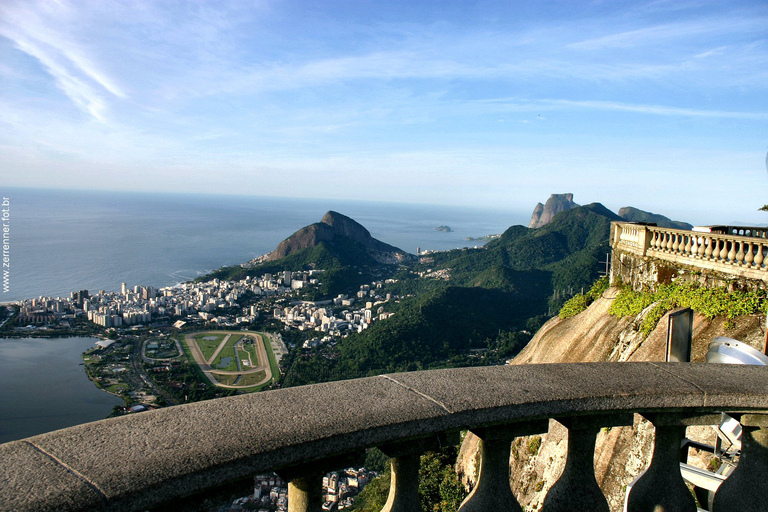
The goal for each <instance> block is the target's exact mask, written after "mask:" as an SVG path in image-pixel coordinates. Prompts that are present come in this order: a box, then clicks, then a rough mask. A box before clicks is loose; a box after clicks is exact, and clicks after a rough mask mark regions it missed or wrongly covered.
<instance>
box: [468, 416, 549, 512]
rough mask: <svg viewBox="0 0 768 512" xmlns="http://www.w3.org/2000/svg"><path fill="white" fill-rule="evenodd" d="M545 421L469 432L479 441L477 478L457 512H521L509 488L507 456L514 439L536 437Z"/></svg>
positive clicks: (541, 430) (544, 428) (546, 424)
mask: <svg viewBox="0 0 768 512" xmlns="http://www.w3.org/2000/svg"><path fill="white" fill-rule="evenodd" d="M548 426H549V425H548V422H547V421H536V422H531V423H525V424H520V425H514V426H509V427H498V428H484V429H473V430H472V433H473V434H475V435H476V436H477V437H479V438H480V457H481V458H480V474H479V475H478V479H477V485H475V488H474V489H472V492H471V493H470V494H469V496H467V497H466V499H465V500H464V502H463V503H462V504H461V507H459V512H485V511H487V510H493V511H494V512H495V511H498V512H522V510H523V509H522V507H520V504H519V503H518V502H517V498H516V497H515V495H514V494H513V493H512V488H511V487H510V485H509V453H510V447H511V444H512V440H513V439H514V438H516V437H520V436H527V435H533V434H540V433H542V432H546V431H547V429H548Z"/></svg>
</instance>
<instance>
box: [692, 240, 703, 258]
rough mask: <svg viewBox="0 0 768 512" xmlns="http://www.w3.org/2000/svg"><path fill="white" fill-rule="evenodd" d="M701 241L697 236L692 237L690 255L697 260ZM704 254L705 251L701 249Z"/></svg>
mask: <svg viewBox="0 0 768 512" xmlns="http://www.w3.org/2000/svg"><path fill="white" fill-rule="evenodd" d="M700 241H701V239H700V238H699V237H698V236H696V235H691V251H690V253H689V254H690V255H691V257H693V258H696V257H697V256H698V255H699V242H700ZM701 250H702V252H703V251H704V248H703V247H701Z"/></svg>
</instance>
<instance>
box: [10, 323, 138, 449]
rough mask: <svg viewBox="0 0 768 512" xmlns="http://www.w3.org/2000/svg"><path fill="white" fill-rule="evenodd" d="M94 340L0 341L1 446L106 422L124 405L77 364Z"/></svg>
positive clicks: (35, 339)
mask: <svg viewBox="0 0 768 512" xmlns="http://www.w3.org/2000/svg"><path fill="white" fill-rule="evenodd" d="M96 341H98V339H96V338H86V337H72V338H9V339H0V443H7V442H9V441H14V440H16V439H22V438H25V437H29V436H33V435H37V434H42V433H44V432H49V431H51V430H57V429H60V428H65V427H71V426H73V425H78V424H80V423H87V422H90V421H95V420H100V419H104V418H106V417H107V416H108V415H109V414H110V413H111V412H112V407H113V406H115V405H122V404H123V401H122V400H121V399H120V398H118V397H116V396H113V395H110V394H109V393H106V392H104V391H101V390H100V389H98V388H97V387H96V386H95V385H94V384H93V382H91V381H90V380H89V379H88V376H87V375H86V373H85V369H84V367H83V366H82V365H81V363H82V362H83V361H82V353H83V352H85V351H86V350H87V349H89V348H91V347H93V346H94V344H95V343H96Z"/></svg>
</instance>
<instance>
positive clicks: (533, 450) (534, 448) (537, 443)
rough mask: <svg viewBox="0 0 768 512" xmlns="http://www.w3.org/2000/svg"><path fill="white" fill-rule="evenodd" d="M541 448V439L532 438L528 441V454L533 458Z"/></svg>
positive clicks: (537, 437) (538, 437)
mask: <svg viewBox="0 0 768 512" xmlns="http://www.w3.org/2000/svg"><path fill="white" fill-rule="evenodd" d="M540 448H541V437H540V436H533V437H532V438H530V439H529V440H528V453H529V454H530V455H533V456H534V457H535V456H536V455H538V454H539V449H540Z"/></svg>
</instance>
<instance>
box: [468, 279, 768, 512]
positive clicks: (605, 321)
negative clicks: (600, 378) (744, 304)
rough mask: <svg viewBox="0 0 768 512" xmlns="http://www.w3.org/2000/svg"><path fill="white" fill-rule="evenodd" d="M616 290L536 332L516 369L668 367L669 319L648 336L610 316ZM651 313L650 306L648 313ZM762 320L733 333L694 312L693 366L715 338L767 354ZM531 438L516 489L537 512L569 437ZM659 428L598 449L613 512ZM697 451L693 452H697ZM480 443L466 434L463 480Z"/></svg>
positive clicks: (601, 437)
mask: <svg viewBox="0 0 768 512" xmlns="http://www.w3.org/2000/svg"><path fill="white" fill-rule="evenodd" d="M617 293H618V290H617V289H615V288H611V289H609V290H607V291H606V292H605V293H604V294H603V296H602V298H600V299H598V300H596V301H595V302H594V303H593V304H592V305H591V306H590V307H589V308H588V309H587V310H585V311H583V312H582V313H580V314H579V315H576V316H574V317H572V318H568V319H565V320H563V319H560V318H557V317H555V318H553V319H552V320H550V321H549V322H547V323H546V324H544V326H542V328H541V329H540V330H539V331H538V332H537V333H536V335H535V336H534V338H533V339H532V340H531V342H530V343H529V344H528V345H527V346H526V347H525V349H523V351H522V352H521V353H520V354H519V355H518V356H517V357H516V358H515V359H514V360H513V364H528V363H559V362H579V361H617V362H620V361H663V360H664V355H665V350H666V326H667V324H668V320H667V317H664V318H662V319H661V321H660V322H659V323H658V325H657V327H656V329H655V330H654V331H653V332H652V333H651V334H650V335H649V336H648V337H647V338H646V339H643V337H642V334H641V333H640V332H639V331H638V327H639V325H640V323H641V322H642V320H643V318H644V315H645V312H647V311H648V309H646V311H645V312H643V313H641V314H640V315H638V317H637V318H616V317H614V316H611V315H609V314H608V309H609V308H610V305H611V302H612V301H613V299H614V298H615V297H616V295H617ZM649 309H650V308H649ZM762 323H763V318H762V317H758V316H754V315H753V316H744V317H739V318H737V319H736V320H735V327H732V328H731V329H728V330H726V329H725V327H724V325H723V324H724V319H722V318H715V319H713V320H712V321H709V320H707V319H706V318H704V317H703V316H701V315H699V314H696V315H695V317H694V330H693V360H694V361H695V362H703V361H704V359H705V355H706V351H707V348H708V344H709V342H710V341H711V340H712V339H713V338H715V337H716V336H729V337H732V338H736V339H739V340H742V341H744V342H747V343H749V344H750V345H752V346H754V347H756V348H760V349H761V348H762V338H763V333H762V328H761V327H762ZM688 436H689V437H692V438H697V439H698V440H701V441H703V442H707V443H709V444H712V443H713V442H714V434H713V431H712V429H711V428H710V427H689V429H688ZM531 439H532V438H521V439H517V440H516V441H515V443H514V445H513V450H512V457H511V459H510V470H511V471H510V474H511V476H510V480H511V484H512V489H513V490H514V492H515V494H516V495H517V497H518V500H519V501H520V504H521V505H523V507H524V509H525V510H528V511H536V510H539V509H540V507H541V505H542V502H543V500H544V497H545V496H546V493H547V491H548V490H549V488H550V487H551V486H552V485H553V484H554V483H555V481H557V478H558V477H559V476H560V473H561V472H562V470H563V467H564V466H565V453H566V447H567V446H566V445H567V431H566V429H565V428H564V427H563V426H561V425H560V424H559V423H557V422H556V421H554V420H553V421H551V422H550V430H549V433H547V434H545V435H543V436H541V443H540V446H538V448H536V449H534V448H535V447H536V446H537V445H538V442H536V441H534V442H531ZM652 449H653V426H652V425H650V424H649V423H648V422H646V421H645V420H642V419H641V418H640V417H639V416H637V415H636V417H635V422H634V425H633V426H632V427H620V428H612V429H603V431H601V432H600V433H599V434H598V437H597V446H596V449H595V459H594V463H595V476H596V478H597V482H598V484H599V485H600V487H601V488H602V489H603V492H604V493H605V494H606V497H607V498H608V502H609V505H610V508H611V510H612V511H616V512H619V511H621V510H622V507H623V499H624V490H625V489H626V485H627V484H628V483H630V482H631V481H632V480H633V479H634V478H635V477H636V476H637V475H638V474H640V473H641V472H642V471H643V470H644V469H645V468H646V467H647V465H648V463H649V462H650V456H651V453H652ZM693 452H694V451H692V453H693ZM476 458H477V438H474V437H473V436H471V434H470V435H468V436H467V438H466V440H465V442H464V444H463V445H462V450H461V453H460V458H459V462H458V465H457V469H458V471H459V473H460V474H461V475H462V476H463V478H464V479H465V481H467V482H468V483H470V484H471V483H472V482H473V481H474V478H475V477H476V475H475V474H474V471H475V468H476ZM692 461H693V462H695V463H696V464H697V465H699V466H701V467H706V465H707V464H708V462H709V456H708V455H706V454H704V453H698V454H695V453H694V455H693V457H692Z"/></svg>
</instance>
